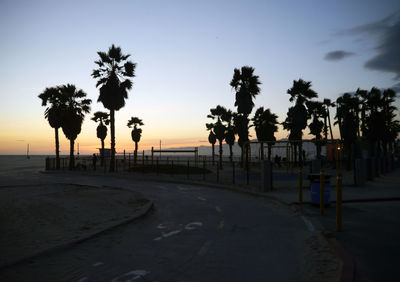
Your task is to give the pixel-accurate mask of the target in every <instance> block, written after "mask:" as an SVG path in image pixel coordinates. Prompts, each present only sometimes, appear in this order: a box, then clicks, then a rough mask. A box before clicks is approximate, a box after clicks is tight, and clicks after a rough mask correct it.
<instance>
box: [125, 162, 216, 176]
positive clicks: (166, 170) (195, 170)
mask: <svg viewBox="0 0 400 282" xmlns="http://www.w3.org/2000/svg"><path fill="white" fill-rule="evenodd" d="M130 171H132V172H142V173H163V174H188V173H189V174H203V173H211V171H210V170H208V169H203V168H202V167H194V166H189V167H188V166H187V165H177V164H174V165H173V166H172V165H171V164H168V165H167V164H159V165H158V166H157V165H156V164H154V166H152V165H145V166H141V165H138V166H136V167H132V168H131V169H130Z"/></svg>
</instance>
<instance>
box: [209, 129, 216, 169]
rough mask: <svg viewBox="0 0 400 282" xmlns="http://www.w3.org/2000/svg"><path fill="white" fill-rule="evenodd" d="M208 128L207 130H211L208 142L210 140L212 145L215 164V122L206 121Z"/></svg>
mask: <svg viewBox="0 0 400 282" xmlns="http://www.w3.org/2000/svg"><path fill="white" fill-rule="evenodd" d="M206 128H207V130H209V131H210V134H209V135H208V142H210V143H211V145H212V163H213V165H214V161H215V146H214V145H215V143H216V142H217V137H216V136H215V133H214V124H213V123H206Z"/></svg>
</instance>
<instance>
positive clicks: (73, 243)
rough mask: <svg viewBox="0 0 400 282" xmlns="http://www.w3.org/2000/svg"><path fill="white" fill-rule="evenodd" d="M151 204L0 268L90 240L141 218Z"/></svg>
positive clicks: (151, 202) (150, 201)
mask: <svg viewBox="0 0 400 282" xmlns="http://www.w3.org/2000/svg"><path fill="white" fill-rule="evenodd" d="M153 205H154V203H153V201H152V200H149V202H148V203H147V204H145V205H144V206H143V207H142V208H141V210H140V211H138V212H137V213H136V214H135V215H133V216H131V217H130V218H127V219H124V220H122V221H120V222H118V223H115V224H112V225H110V226H107V227H105V228H103V229H101V230H98V231H95V232H93V233H90V234H88V235H86V236H83V237H82V238H79V239H77V240H73V241H71V242H67V243H63V244H60V245H58V246H54V247H51V248H49V249H46V250H43V251H39V252H37V253H35V254H33V255H29V256H26V257H24V258H21V259H18V260H15V261H12V262H8V263H5V264H3V265H0V270H3V269H5V268H9V267H12V266H16V265H18V264H21V263H24V262H26V261H29V260H32V259H35V258H38V257H41V256H43V255H48V254H52V253H56V252H58V251H61V250H65V249H68V248H71V247H73V246H75V245H78V244H80V243H82V242H85V241H87V240H90V239H92V238H94V237H97V236H99V235H100V234H102V233H104V232H107V231H109V230H111V229H114V228H116V227H119V226H122V225H125V224H128V223H130V222H132V221H134V220H136V219H138V218H141V217H144V216H145V215H147V213H148V212H149V211H150V210H151V208H152V207H153Z"/></svg>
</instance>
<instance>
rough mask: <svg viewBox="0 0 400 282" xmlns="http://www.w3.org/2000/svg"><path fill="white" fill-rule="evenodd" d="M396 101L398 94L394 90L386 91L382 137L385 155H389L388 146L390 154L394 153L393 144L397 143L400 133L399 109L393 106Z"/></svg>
mask: <svg viewBox="0 0 400 282" xmlns="http://www.w3.org/2000/svg"><path fill="white" fill-rule="evenodd" d="M395 99H396V92H394V91H393V90H392V89H390V88H389V89H386V90H384V91H383V94H382V112H383V115H384V127H385V130H384V133H383V135H382V143H383V150H384V153H385V154H386V153H387V149H388V148H387V145H389V152H390V153H392V150H393V143H394V142H395V140H396V138H397V135H398V133H399V132H400V124H399V121H398V120H395V118H396V114H395V112H396V111H397V107H396V106H394V105H393V103H394V102H395Z"/></svg>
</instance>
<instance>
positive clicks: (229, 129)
mask: <svg viewBox="0 0 400 282" xmlns="http://www.w3.org/2000/svg"><path fill="white" fill-rule="evenodd" d="M233 117H234V113H232V111H231V110H227V111H226V112H225V113H224V114H223V115H222V116H221V119H222V121H224V122H225V123H226V132H225V142H226V144H228V145H229V160H230V161H231V162H232V161H233V150H232V147H233V145H234V144H235V133H236V132H235V127H234V124H233Z"/></svg>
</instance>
